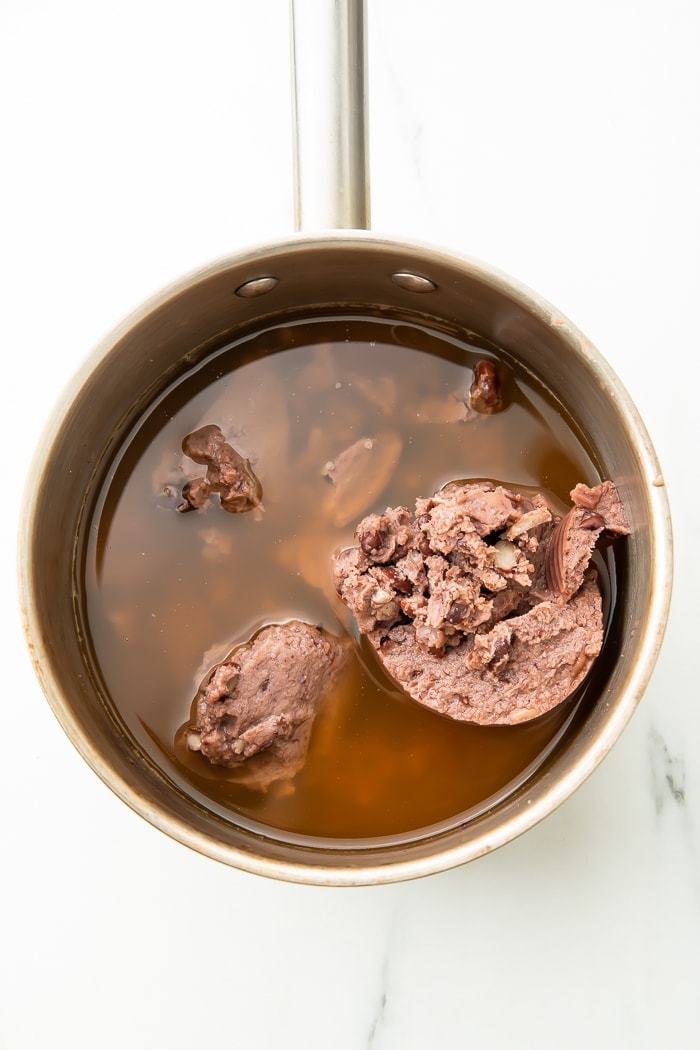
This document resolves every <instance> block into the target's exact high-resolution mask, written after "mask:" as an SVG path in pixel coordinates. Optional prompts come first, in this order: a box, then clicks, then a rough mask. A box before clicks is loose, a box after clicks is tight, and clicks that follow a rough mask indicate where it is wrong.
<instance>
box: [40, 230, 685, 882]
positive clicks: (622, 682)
mask: <svg viewBox="0 0 700 1050" xmlns="http://www.w3.org/2000/svg"><path fill="white" fill-rule="evenodd" d="M399 272H410V273H414V274H417V275H419V276H422V277H426V278H429V279H430V280H431V281H432V282H434V284H435V286H436V288H435V290H434V291H430V292H427V293H426V292H416V291H411V290H406V289H405V288H403V287H400V286H399V285H398V284H397V283H395V282H394V280H392V275H393V274H396V273H399ZM258 277H275V278H277V281H278V283H277V284H276V285H275V287H274V288H272V290H271V291H269V292H267V293H266V294H263V295H260V296H258V297H252V298H244V297H241V296H240V295H238V294H236V290H237V289H239V288H240V286H241V285H243V284H244V283H245V282H247V281H250V280H253V279H255V278H258ZM343 305H350V306H354V307H357V306H365V307H369V308H372V309H374V310H381V311H385V312H386V313H387V314H389V315H391V313H392V312H399V313H404V314H405V313H412V314H414V315H417V314H423V315H425V316H426V317H428V318H430V317H434V318H438V319H439V321H440V324H441V325H445V326H447V327H448V328H449V327H451V326H454V327H455V328H456V329H459V328H465V327H466V328H469V329H471V330H472V331H474V332H477V333H479V334H480V335H482V336H484V337H486V338H487V339H489V340H491V341H493V342H494V343H496V344H497V345H499V346H501V347H502V348H503V349H504V350H506V351H508V352H510V353H512V354H513V355H514V356H515V357H517V358H518V359H519V361H520V362H521V363H522V364H523V365H524V366H525V367H526V368H528V369H530V370H531V371H533V372H534V373H536V374H537V375H538V376H539V377H540V378H542V379H543V380H544V381H545V383H546V385H547V386H548V388H549V389H550V391H551V392H552V393H553V394H554V396H555V397H557V398H558V399H559V400H560V401H561V402H562V404H563V405H564V406H565V407H566V408H567V410H568V412H569V414H571V415H572V416H573V417H574V418H575V420H576V421H577V423H578V424H579V426H580V428H581V431H582V433H583V434H584V435H585V438H586V443H587V444H588V445H589V446H590V447H591V448H592V450H593V452H594V453H595V455H596V457H597V460H598V465H599V469H600V471H601V474H602V475H603V476H605V477H609V478H612V479H613V480H614V481H615V482H616V483H617V485H618V487H619V489H620V491H621V494H622V498H623V500H624V502H625V505H626V507H627V510H628V513H629V516H630V518H631V522H630V523H631V525H632V536H631V537H630V538H629V542H628V543H626V545H625V554H624V560H625V564H624V566H623V575H622V581H623V582H622V588H621V593H620V597H619V607H618V616H619V617H621V620H620V624H619V630H620V631H621V632H622V636H623V637H625V638H627V639H628V640H629V641H628V644H627V645H626V646H625V648H624V652H622V653H621V655H620V658H619V659H618V661H617V663H616V665H615V667H614V669H613V671H612V675H611V677H610V679H609V680H608V682H607V683H606V684H605V686H604V691H603V695H602V696H601V698H600V701H599V702H598V703H597V704H596V705H595V706H594V707H593V708H592V709H591V710H589V711H587V713H586V716H585V718H584V719H582V720H579V722H578V723H577V724H576V725H575V726H574V727H572V730H571V731H570V732H569V735H568V737H567V739H566V741H565V742H564V744H563V745H562V746H561V747H559V749H558V750H557V751H556V753H555V754H554V756H553V757H552V759H551V760H550V761H549V762H548V763H547V764H545V765H544V766H543V767H542V768H541V770H540V771H539V772H538V773H537V774H536V776H535V777H534V779H533V780H531V781H530V782H529V783H528V784H527V785H526V787H525V788H523V789H521V791H520V792H519V793H516V795H514V796H513V797H512V798H511V799H510V800H509V801H508V802H507V803H505V804H504V806H505V808H506V810H507V812H504V810H503V807H501V809H500V811H499V810H496V811H493V812H491V813H488V814H486V815H485V816H484V817H483V818H481V819H479V820H476V821H474V822H473V824H470V825H469V826H468V827H466V828H463V829H458V830H456V831H452V832H449V833H446V834H445V835H443V836H442V839H441V841H440V842H439V843H437V844H436V842H435V841H431V840H424V841H422V842H417V843H415V844H414V845H407V846H402V847H401V850H400V851H392V850H375V851H367V850H363V851H361V852H360V851H347V852H344V851H342V850H341V851H332V852H330V851H324V850H311V849H307V848H302V847H291V846H286V845H284V844H280V843H276V842H272V841H269V840H267V839H265V838H260V837H258V836H255V835H251V834H250V833H249V832H244V831H242V830H241V829H239V828H236V827H235V826H234V825H232V824H228V823H225V822H223V821H221V820H219V819H218V818H216V817H214V816H213V815H212V814H210V813H208V812H205V811H204V810H202V809H201V808H199V807H198V806H196V805H195V804H194V803H193V802H191V801H190V800H189V799H187V798H185V797H184V796H181V795H180V794H178V793H177V792H175V791H173V790H172V788H171V786H170V785H169V784H168V783H167V781H166V780H165V778H164V777H163V776H162V774H160V773H159V772H158V770H156V769H154V768H153V767H152V766H151V765H150V764H147V763H142V762H141V761H136V760H135V757H134V750H133V747H132V745H131V742H130V741H129V740H128V739H126V738H125V737H124V736H123V735H122V733H121V731H120V729H119V727H118V725H116V723H115V722H114V721H113V719H112V716H111V714H110V712H109V708H108V707H107V706H106V705H105V704H103V703H102V702H100V699H99V697H98V696H96V693H95V688H94V685H93V682H92V680H91V677H90V675H89V674H88V673H86V665H85V658H84V654H83V648H82V639H81V637H80V635H79V632H78V630H77V628H76V617H75V613H74V600H75V598H74V585H73V580H74V575H75V571H76V565H75V558H76V545H75V543H74V538H75V537H79V536H80V535H81V529H82V528H83V527H84V519H83V512H84V510H85V508H86V507H87V506H88V504H89V502H90V499H91V497H92V495H94V492H93V489H92V487H93V485H94V484H95V482H99V478H100V474H101V469H102V464H103V463H104V462H105V459H106V458H108V457H109V456H110V453H111V450H113V449H114V447H115V445H118V443H119V441H120V439H121V436H122V435H123V434H124V432H125V429H126V428H127V427H128V426H129V425H130V423H131V421H133V419H134V418H135V417H137V416H138V415H140V414H141V412H142V411H143V409H144V408H145V407H146V406H147V404H148V403H149V401H150V400H151V399H152V398H153V397H154V396H155V395H156V394H157V393H158V392H159V391H160V390H162V389H163V388H164V387H165V386H166V385H168V384H169V383H170V382H171V381H172V379H173V378H175V377H176V376H177V375H178V374H179V373H181V372H182V371H184V370H185V369H187V368H189V367H191V365H192V364H193V363H195V362H196V361H197V360H198V359H199V358H201V357H202V356H204V355H206V353H207V352H208V351H209V350H211V349H214V348H217V347H218V346H220V345H221V344H222V343H223V342H225V341H227V340H228V339H229V338H230V337H231V334H232V333H234V332H235V331H236V330H238V329H239V328H240V327H241V326H247V325H250V324H252V323H254V322H255V321H257V320H258V319H262V318H264V317H267V316H270V315H278V314H280V313H284V312H285V311H294V312H298V311H301V310H304V309H307V308H318V307H333V306H343ZM51 442H53V446H52V449H51V451H50V453H48V454H47V453H44V452H42V450H40V452H39V466H38V468H37V471H38V472H37V476H36V477H35V478H33V479H32V484H33V485H34V486H36V492H37V493H39V494H40V496H39V497H38V498H36V499H35V500H34V503H33V508H32V513H31V515H30V520H29V528H28V532H27V539H26V540H25V544H26V549H25V552H24V555H23V557H24V563H23V572H24V573H25V577H26V586H25V592H26V604H27V610H26V611H27V617H28V621H29V630H30V645H31V646H32V647H33V649H34V655H35V661H36V663H37V670H38V673H39V675H40V678H41V680H42V684H43V687H44V690H45V692H46V693H47V696H48V697H49V700H50V701H51V703H52V706H53V708H54V710H55V712H56V714H57V717H58V718H59V720H60V721H61V723H62V725H63V726H64V728H65V730H66V732H67V733H68V735H69V736H70V737H71V739H72V740H73V742H74V743H75V745H76V746H77V747H78V749H79V750H80V751H81V752H82V754H83V755H84V757H85V758H86V759H87V760H88V762H89V763H90V764H91V765H92V766H93V767H94V768H95V770H96V771H97V772H98V774H99V775H100V776H102V777H103V779H105V780H106V782H107V783H108V784H109V785H110V786H111V787H112V788H113V789H114V790H115V791H117V793H118V794H120V795H121V796H122V797H123V798H125V800H126V801H127V802H128V803H129V804H130V805H132V806H133V807H134V808H136V809H137V810H138V811H140V812H141V813H142V815H144V816H146V817H147V819H149V820H150V821H151V822H152V823H154V824H156V825H157V826H160V827H162V828H163V829H164V830H166V831H167V832H169V833H170V834H172V835H173V836H174V837H176V838H179V839H181V840H182V841H185V842H187V843H188V844H189V845H191V846H194V847H195V848H197V849H201V850H202V851H203V852H205V853H208V854H210V855H213V856H216V857H218V858H219V859H222V860H225V861H227V862H229V863H241V857H243V858H244V859H243V861H242V863H241V866H244V867H248V868H250V869H251V870H263V871H264V873H266V874H274V873H275V871H274V870H272V869H274V868H275V866H276V867H277V870H278V871H279V873H280V874H281V875H282V876H284V877H291V878H300V879H304V880H308V874H307V875H305V874H304V873H303V871H302V868H301V867H300V866H307V865H308V866H311V867H313V866H317V867H318V868H319V871H323V872H326V873H328V872H332V871H333V870H334V869H337V870H338V871H339V870H340V869H346V870H348V871H352V869H353V868H355V869H359V868H363V869H365V868H367V867H369V868H375V869H376V870H377V871H379V869H382V870H383V871H386V872H388V871H389V870H390V869H391V871H392V873H393V876H396V874H397V873H399V875H400V874H401V872H404V873H405V874H406V875H408V874H415V873H416V870H415V869H414V868H412V867H411V865H413V864H417V865H419V866H420V865H421V864H423V863H424V862H425V863H427V864H430V863H431V861H430V858H431V857H433V858H434V857H435V855H436V854H439V855H441V856H443V857H447V856H448V855H450V854H451V852H452V851H459V858H460V859H462V860H467V859H470V857H471V856H476V855H478V854H479V853H483V852H486V851H487V850H488V849H491V848H493V847H494V846H496V845H500V844H501V842H503V841H507V839H508V838H512V837H513V835H514V834H517V833H519V832H520V831H522V830H525V827H526V826H529V825H528V822H529V823H533V822H534V818H533V816H531V814H533V813H538V812H539V815H544V812H546V811H548V810H549V809H551V808H553V804H552V803H553V801H554V803H556V802H557V801H560V800H562V799H563V798H565V797H566V796H567V795H568V794H570V792H571V790H573V788H574V787H576V786H577V784H578V783H579V782H580V781H581V780H582V779H583V778H584V777H585V776H586V775H587V774H588V773H589V772H590V771H591V770H592V768H594V766H595V765H596V764H597V762H598V761H599V760H600V758H601V757H602V755H603V754H604V753H605V752H606V751H607V750H608V749H609V747H610V746H611V744H612V742H614V739H615V738H616V737H617V735H618V734H619V731H620V730H621V728H622V727H623V726H624V724H626V722H627V720H628V719H629V717H630V715H631V713H632V711H633V709H634V707H635V706H636V703H637V702H638V699H639V696H640V695H641V691H642V690H643V688H644V684H645V681H646V677H647V676H648V673H649V670H650V664H651V663H653V657H650V655H649V654H650V652H651V650H652V649H653V651H654V652H653V655H655V648H656V647H657V646H658V637H657V636H658V635H659V634H660V631H661V629H662V627H661V626H660V625H659V620H660V619H661V616H660V614H659V610H661V609H662V606H663V605H664V602H665V601H667V595H666V596H665V591H664V585H665V581H664V580H659V579H658V578H657V574H658V573H659V572H660V573H662V574H663V572H664V566H665V565H667V561H668V558H667V555H666V554H664V551H663V543H662V540H663V539H664V537H665V535H666V533H665V532H664V528H665V525H664V522H665V518H666V515H667V510H666V504H665V497H664V496H663V494H662V492H661V490H660V489H659V487H658V485H654V484H653V481H654V479H655V476H656V473H657V469H658V468H657V466H656V463H655V459H654V455H653V450H652V449H651V447H650V445H649V442H648V439H647V437H646V434H645V432H644V429H643V426H642V425H641V423H640V422H639V420H638V418H637V416H636V413H635V410H634V408H633V406H632V405H631V404H630V403H629V400H628V398H627V396H626V394H625V392H624V390H623V389H622V387H621V386H620V384H619V381H618V380H617V379H616V377H615V376H614V374H613V373H612V372H611V371H610V369H609V368H608V366H607V365H606V364H605V362H604V361H602V360H601V358H600V357H599V355H598V354H597V353H596V352H595V351H594V350H593V349H592V348H591V347H589V346H588V344H587V343H586V342H585V340H584V339H583V337H582V336H581V335H580V333H578V332H577V331H576V330H575V329H573V328H572V327H571V326H570V325H569V324H568V323H566V322H565V321H563V320H562V319H561V318H559V317H557V316H556V315H555V313H554V312H553V311H552V310H550V309H549V308H548V307H547V306H546V305H545V304H543V303H542V302H541V301H540V300H537V299H535V298H534V297H533V296H532V295H531V293H529V292H528V291H527V290H525V289H520V288H518V287H517V286H516V287H514V286H513V284H512V282H509V281H507V280H506V279H505V278H504V277H502V276H501V275H499V274H498V273H495V272H490V271H485V270H484V269H483V268H481V267H479V266H477V265H476V264H472V263H470V262H469V261H466V260H455V259H454V258H453V257H451V256H449V255H446V254H442V253H440V252H436V251H431V250H426V249H425V248H422V247H418V246H410V245H398V244H394V243H392V242H388V241H381V240H379V239H377V238H374V237H372V236H371V235H367V236H363V235H352V236H347V237H345V236H341V235H334V236H332V237H330V236H329V237H328V238H318V239H315V240H312V239H305V238H299V239H297V240H294V241H292V242H290V243H288V244H286V245H283V246H282V247H279V246H276V247H271V248H269V249H263V250H257V251H251V252H250V253H247V254H244V255H241V256H238V257H236V258H234V259H232V260H228V261H225V262H223V263H221V264H218V265H215V266H213V267H211V268H209V269H208V270H206V271H203V272H202V273H200V274H198V275H195V276H194V277H193V278H192V279H190V280H189V281H185V282H183V283H182V284H181V285H179V286H175V287H174V288H172V289H170V290H169V291H167V292H166V293H164V295H163V296H162V297H161V298H159V299H157V300H154V301H153V302H151V303H149V304H146V306H145V307H144V308H143V309H142V310H141V311H140V312H139V313H138V314H137V315H135V316H134V317H132V318H130V319H129V320H128V321H127V322H125V324H124V325H123V326H122V328H121V329H120V330H119V331H118V332H117V333H116V334H115V335H114V336H113V337H112V338H111V339H110V341H109V343H108V344H106V345H105V346H102V347H100V348H98V351H97V353H96V355H95V358H94V359H93V362H92V370H91V371H90V372H89V374H88V375H87V378H86V379H84V380H83V381H82V382H81V384H80V385H79V387H78V388H76V390H74V391H73V392H72V393H71V395H70V396H69V399H68V403H67V407H66V405H64V407H63V410H62V416H61V419H60V421H59V422H58V423H57V424H56V425H55V426H54V427H52V428H50V429H49V431H48V433H47V436H46V438H45V444H46V445H47V447H48V445H49V444H50V443H51ZM44 455H45V456H46V458H45V459H43V460H42V458H41V457H42V456H44ZM662 534H663V535H662ZM667 545H668V542H667ZM650 606H651V611H650ZM533 803H534V804H535V808H534V809H530V811H529V814H527V815H525V814H524V813H523V811H524V807H525V805H526V804H528V805H530V806H532V805H533ZM538 806H539V809H538ZM259 858H262V861H260V860H259ZM441 866H446V865H445V864H444V863H433V867H434V869H435V870H437V869H438V868H439V867H441ZM326 877H327V879H328V881H336V879H335V878H334V876H333V875H332V874H327V875H326V876H321V875H319V876H318V878H317V879H314V878H312V879H311V880H310V881H322V880H323V878H326ZM380 877H384V876H379V875H378V876H377V878H380ZM385 877H389V876H388V875H386V876H385ZM339 878H340V876H338V879H339ZM347 879H348V881H352V875H348V876H347ZM364 881H372V880H371V879H364Z"/></svg>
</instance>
